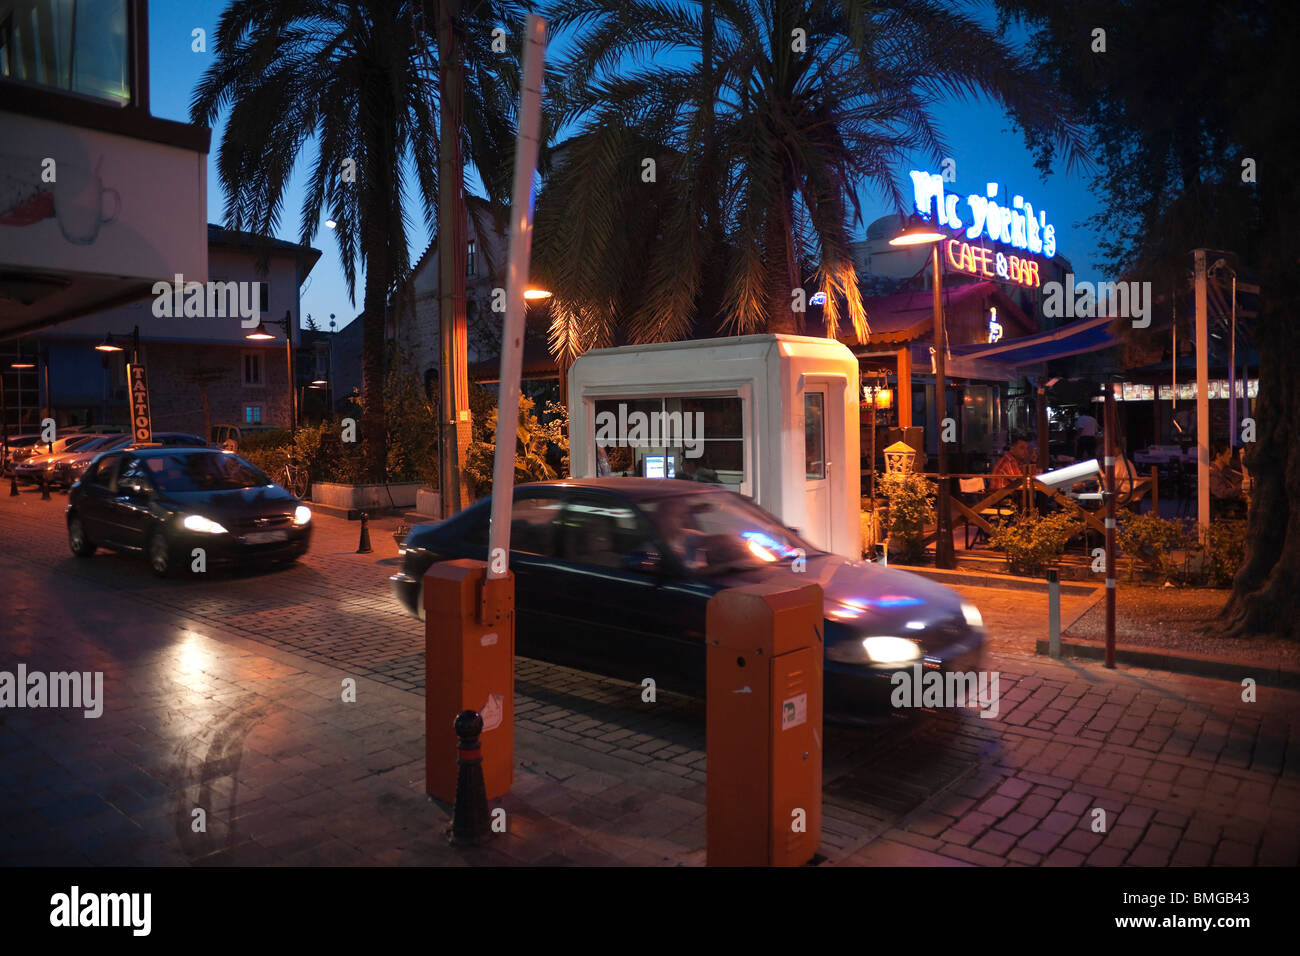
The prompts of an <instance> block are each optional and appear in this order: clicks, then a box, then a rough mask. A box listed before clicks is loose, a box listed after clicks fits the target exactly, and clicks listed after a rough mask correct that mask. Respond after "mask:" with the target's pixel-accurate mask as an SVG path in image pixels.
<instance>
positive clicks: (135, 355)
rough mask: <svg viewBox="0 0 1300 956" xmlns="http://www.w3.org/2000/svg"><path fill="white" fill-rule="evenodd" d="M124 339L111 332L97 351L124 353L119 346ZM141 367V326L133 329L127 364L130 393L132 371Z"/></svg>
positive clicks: (106, 413) (106, 404) (107, 412)
mask: <svg viewBox="0 0 1300 956" xmlns="http://www.w3.org/2000/svg"><path fill="white" fill-rule="evenodd" d="M124 338H126V336H125V335H123V334H120V333H119V334H118V335H114V334H113V333H112V332H109V333H108V334H106V335H105V336H104V341H102V342H100V343H99V344H98V345H96V346H95V351H96V352H105V353H108V352H121V351H124V348H123V346H122V345H120V344H119V340H120V339H124ZM139 365H140V326H138V325H137V326H134V327H132V329H131V358H130V361H129V362H127V374H126V381H127V390H128V391H130V390H131V372H130V369H132V368H136V367H138V366H139ZM105 394H108V389H107V387H105ZM132 407H133V406H132ZM104 417H105V419H107V418H108V417H109V406H108V403H107V402H105V405H104ZM132 417H133V418H134V412H132ZM105 424H107V421H105ZM132 428H134V422H132Z"/></svg>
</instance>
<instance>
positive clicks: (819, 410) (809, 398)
mask: <svg viewBox="0 0 1300 956" xmlns="http://www.w3.org/2000/svg"><path fill="white" fill-rule="evenodd" d="M803 457H804V477H805V478H825V477H826V396H825V394H823V393H822V392H804V396H803Z"/></svg>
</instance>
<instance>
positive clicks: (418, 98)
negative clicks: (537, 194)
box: [190, 0, 520, 480]
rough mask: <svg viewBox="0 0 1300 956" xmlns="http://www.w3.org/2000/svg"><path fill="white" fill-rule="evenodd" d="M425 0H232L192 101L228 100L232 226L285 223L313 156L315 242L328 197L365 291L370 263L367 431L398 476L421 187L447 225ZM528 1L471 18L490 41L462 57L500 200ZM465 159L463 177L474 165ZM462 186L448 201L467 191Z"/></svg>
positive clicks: (476, 157)
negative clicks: (402, 326) (400, 387)
mask: <svg viewBox="0 0 1300 956" xmlns="http://www.w3.org/2000/svg"><path fill="white" fill-rule="evenodd" d="M425 7H426V4H425V3H423V2H419V0H233V2H232V3H231V4H230V6H228V7H227V8H226V10H225V12H224V13H223V14H222V16H221V20H220V22H219V24H218V28H217V34H216V52H217V57H216V60H215V62H214V63H213V64H212V66H211V67H210V68H209V69H208V71H207V72H206V73H205V74H204V76H203V78H202V80H201V81H200V83H199V85H198V87H197V88H196V90H195V92H194V96H193V99H192V101H191V105H190V113H191V117H192V118H193V120H194V121H195V122H204V123H207V124H209V125H211V124H212V123H214V122H215V121H216V120H217V119H218V117H219V116H220V115H221V114H222V113H223V112H224V111H225V110H227V109H228V110H229V114H230V115H229V118H228V120H227V123H226V128H225V133H224V135H223V137H222V140H221V146H220V152H219V156H218V175H219V178H220V180H221V185H222V189H223V191H224V192H225V195H226V208H225V218H226V220H227V225H229V226H230V227H231V228H234V229H243V230H248V231H251V232H254V233H257V234H259V235H268V236H269V235H273V234H274V232H275V231H276V229H277V227H278V226H279V224H280V218H281V213H282V211H283V204H284V198H285V189H286V186H287V184H288V181H289V178H290V174H291V172H292V171H293V168H294V166H295V165H296V164H297V162H298V161H299V158H300V156H301V154H303V153H310V154H312V159H311V165H310V168H309V174H308V182H307V190H306V196H305V198H304V201H303V204H302V210H301V224H300V228H299V234H300V241H301V242H302V243H304V244H306V243H310V242H311V241H312V239H313V237H314V236H315V235H316V232H317V229H318V228H319V223H320V219H321V212H322V210H323V209H327V210H328V211H329V217H330V218H331V219H333V220H334V221H335V223H336V224H337V225H336V228H335V230H334V234H335V239H336V241H337V243H338V251H339V258H340V261H341V263H342V266H343V271H344V276H345V278H346V280H347V285H348V293H349V295H350V296H351V297H352V298H353V301H354V302H355V299H356V276H357V266H358V263H359V264H360V266H361V268H362V269H363V270H364V275H365V278H364V282H365V287H364V293H363V314H364V321H365V329H364V336H363V346H362V377H363V387H364V392H365V412H364V419H363V422H362V434H363V439H364V442H365V448H366V461H367V470H368V471H369V473H370V475H371V478H372V480H383V476H384V470H385V463H386V458H387V453H386V416H385V409H384V401H383V380H384V358H385V356H384V352H385V338H386V330H385V307H386V304H387V303H388V301H389V298H390V296H391V295H393V293H394V292H395V291H396V290H397V288H398V287H399V286H400V285H401V283H402V282H403V281H404V280H405V279H406V278H407V276H408V275H409V273H410V268H411V263H410V255H409V251H408V241H407V219H408V207H409V202H410V199H411V197H410V195H409V193H410V192H411V191H412V190H413V191H414V193H415V194H416V196H418V205H419V210H420V214H422V216H423V219H424V222H425V224H426V225H427V227H428V228H429V230H430V232H431V233H435V232H436V231H437V217H436V210H437V208H438V202H439V198H440V196H439V190H438V185H439V176H438V168H439V158H440V139H439V132H440V124H439V122H438V105H439V92H440V86H439V72H438V64H439V59H438V51H437V47H436V44H435V31H436V30H437V21H438V15H437V13H436V11H435V13H433V14H430V13H429V11H427V10H426V9H425ZM519 12H520V11H519V7H518V6H517V5H516V4H515V3H514V2H513V0H483V2H481V3H479V4H478V5H477V7H476V8H475V10H474V11H473V12H472V14H471V15H470V16H468V17H462V18H460V20H459V21H458V26H459V27H460V28H461V29H464V30H466V32H467V33H468V34H470V35H471V36H473V37H476V38H479V40H481V42H470V43H466V44H464V45H463V50H464V53H463V60H462V58H461V57H460V56H457V57H455V58H454V61H455V62H454V63H453V64H449V66H451V70H449V72H454V74H455V76H456V78H457V79H458V80H459V81H460V82H459V83H458V84H457V85H458V87H459V88H460V90H461V96H462V97H463V101H464V102H463V108H462V109H461V110H460V115H461V116H463V117H466V119H465V120H464V121H463V122H458V123H456V124H455V130H456V132H455V135H454V136H453V139H452V142H455V143H457V144H458V146H459V151H460V152H461V153H463V154H464V155H466V156H468V157H469V158H470V160H471V162H473V163H474V165H475V166H476V168H477V170H478V172H479V174H480V179H481V181H482V182H483V184H484V188H485V190H486V191H487V192H488V194H489V198H491V199H492V200H493V201H495V202H500V201H502V199H503V197H504V196H505V195H506V193H507V192H508V189H509V163H510V158H511V157H510V155H509V152H508V149H507V147H508V146H509V145H510V144H511V142H512V137H513V110H514V108H515V107H514V103H515V101H516V98H517V93H516V92H515V90H517V87H518V79H517V76H518V67H517V65H515V64H517V60H518V51H519V42H518V36H519V32H520V31H519V30H518V29H517V24H518V21H519ZM467 24H472V26H473V29H472V30H470V29H468V27H467ZM495 25H504V27H505V29H506V35H507V36H508V37H510V38H511V39H510V41H509V43H508V45H507V50H506V51H505V52H501V51H498V50H492V49H490V47H489V42H490V40H491V29H492V27H493V26H495ZM485 51H487V52H485ZM489 54H490V58H489ZM476 58H477V59H478V61H479V62H476ZM462 62H463V63H464V64H466V67H465V68H463V69H462V68H461V64H462ZM512 84H513V86H512ZM449 88H454V87H451V85H450V84H449ZM454 168H455V174H456V175H457V176H461V178H462V179H463V174H462V173H461V169H460V165H459V163H457V164H456V165H455V167H454ZM412 181H413V182H412ZM462 187H463V182H458V183H456V184H455V188H453V189H449V190H448V191H447V193H446V194H444V195H443V196H442V197H441V198H442V199H444V200H445V201H447V202H448V203H460V202H461V195H460V194H461V191H462ZM462 271H463V270H462ZM460 280H461V282H462V283H463V281H464V279H463V275H462V276H461V277H460ZM454 292H455V290H454V289H453V290H451V294H452V295H453V296H454ZM462 292H463V288H462ZM460 298H461V300H463V294H462V296H461V297H460Z"/></svg>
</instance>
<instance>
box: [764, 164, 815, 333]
mask: <svg viewBox="0 0 1300 956" xmlns="http://www.w3.org/2000/svg"><path fill="white" fill-rule="evenodd" d="M793 204H794V189H793V187H790V188H788V189H783V190H782V198H781V202H780V204H779V205H778V206H777V207H775V208H773V209H772V210H771V211H769V213H768V216H767V241H766V243H765V246H766V249H765V251H766V253H767V276H768V279H767V288H768V297H767V307H768V319H767V331H769V332H778V333H785V334H789V335H802V334H804V332H803V319H804V316H805V315H806V313H796V312H795V311H794V305H795V301H796V300H795V296H794V291H795V289H798V288H800V287H801V285H802V282H801V279H800V276H799V261H798V259H799V257H798V255H797V253H796V251H795V245H794V215H793ZM804 308H805V309H806V308H807V304H806V303H805V304H804Z"/></svg>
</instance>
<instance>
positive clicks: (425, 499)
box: [415, 488, 442, 518]
mask: <svg viewBox="0 0 1300 956" xmlns="http://www.w3.org/2000/svg"><path fill="white" fill-rule="evenodd" d="M415 510H416V512H417V513H418V514H422V515H428V516H429V517H430V518H441V517H442V495H441V494H440V493H439V492H436V491H430V490H429V489H428V488H421V489H419V490H418V491H416V493H415Z"/></svg>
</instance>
